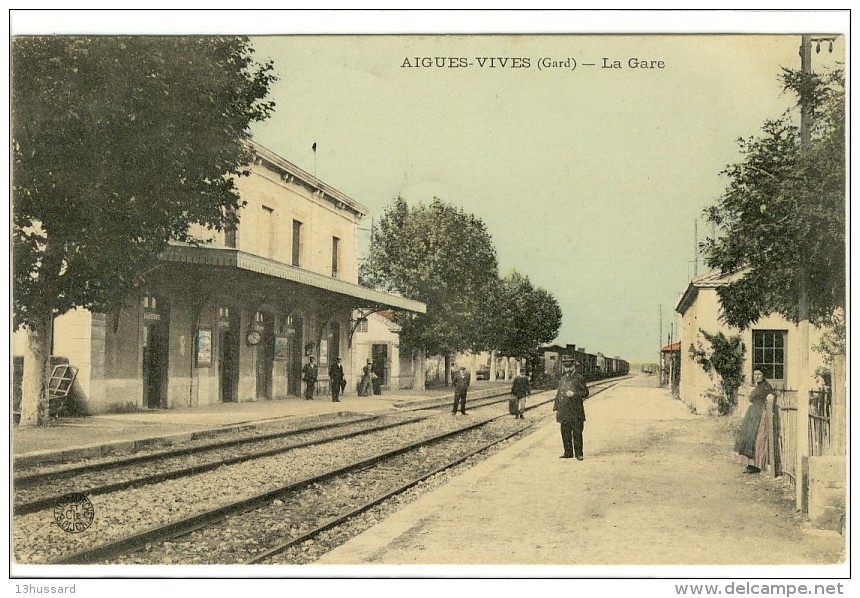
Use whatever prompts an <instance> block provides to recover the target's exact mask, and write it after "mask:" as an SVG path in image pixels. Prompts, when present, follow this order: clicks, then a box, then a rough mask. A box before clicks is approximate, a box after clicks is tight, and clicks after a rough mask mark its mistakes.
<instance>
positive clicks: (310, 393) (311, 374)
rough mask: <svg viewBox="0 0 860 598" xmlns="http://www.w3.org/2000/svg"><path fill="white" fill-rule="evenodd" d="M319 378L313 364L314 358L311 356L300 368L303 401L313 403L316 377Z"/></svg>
mask: <svg viewBox="0 0 860 598" xmlns="http://www.w3.org/2000/svg"><path fill="white" fill-rule="evenodd" d="M318 376H319V371H318V369H317V365H316V364H315V363H314V356H313V355H311V356H310V357H309V358H308V362H307V363H306V364H305V367H303V368H302V380H304V381H305V384H306V385H307V386H305V400H306V401H313V400H314V390H316V387H317V377H318Z"/></svg>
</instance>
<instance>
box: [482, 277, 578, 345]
mask: <svg viewBox="0 0 860 598" xmlns="http://www.w3.org/2000/svg"><path fill="white" fill-rule="evenodd" d="M493 313H494V314H495V320H496V323H497V324H498V326H499V328H500V330H499V332H498V335H497V337H496V338H497V342H498V344H497V345H496V346H494V347H493V348H495V349H498V351H499V352H500V353H501V354H502V355H509V356H511V357H520V358H522V357H526V358H531V357H534V355H535V353H536V351H537V349H538V347H539V346H540V345H541V344H543V343H548V342H550V341H552V340H553V339H555V337H556V336H558V331H559V329H560V328H561V317H562V313H561V307H559V305H558V301H556V299H555V297H553V296H552V293H550V292H549V291H547V290H545V289H542V288H540V287H536V286H534V285H533V284H532V282H531V281H530V280H529V277H528V276H525V275H523V274H520V273H519V272H517V271H516V270H514V271H512V272H511V273H509V274H508V275H507V276H505V277H504V278H502V279H501V290H500V292H499V294H498V296H497V300H496V301H495V302H494V307H493Z"/></svg>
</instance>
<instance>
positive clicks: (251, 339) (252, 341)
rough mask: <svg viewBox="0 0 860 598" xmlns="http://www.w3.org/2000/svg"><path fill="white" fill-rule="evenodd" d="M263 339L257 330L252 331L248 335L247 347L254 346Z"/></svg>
mask: <svg viewBox="0 0 860 598" xmlns="http://www.w3.org/2000/svg"><path fill="white" fill-rule="evenodd" d="M261 338H263V337H262V335H261V334H260V332H259V331H258V330H252V331H250V332H249V333H248V336H247V337H246V340H247V341H248V344H249V345H256V344H257V343H259V342H260V339H261Z"/></svg>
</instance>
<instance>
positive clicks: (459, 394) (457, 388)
mask: <svg viewBox="0 0 860 598" xmlns="http://www.w3.org/2000/svg"><path fill="white" fill-rule="evenodd" d="M471 381H472V376H471V374H469V372H467V371H466V368H465V366H462V365H461V366H460V369H459V370H458V371H457V372H456V373H455V374H454V378H453V379H452V380H451V383H452V384H453V385H454V410H453V411H452V412H451V413H452V414H456V413H457V407H458V405H459V408H460V413H462V414H463V415H466V391H468V390H469V383H470V382H471Z"/></svg>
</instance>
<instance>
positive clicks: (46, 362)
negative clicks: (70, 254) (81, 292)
mask: <svg viewBox="0 0 860 598" xmlns="http://www.w3.org/2000/svg"><path fill="white" fill-rule="evenodd" d="M62 263H63V253H62V246H60V245H57V244H56V243H53V242H51V238H50V236H49V237H48V240H47V241H46V244H45V251H44V253H43V255H42V263H41V264H40V266H39V281H38V283H39V286H40V293H39V294H38V296H37V298H36V300H35V301H34V302H33V305H32V306H30V314H29V318H28V320H27V324H26V329H27V349H26V351H25V353H24V372H23V379H22V381H21V422H20V424H19V425H22V426H42V425H44V424H45V423H47V421H48V378H49V377H50V375H51V370H50V367H51V347H52V345H53V335H54V302H55V301H56V299H57V284H58V281H59V277H60V267H61V266H62Z"/></svg>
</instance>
